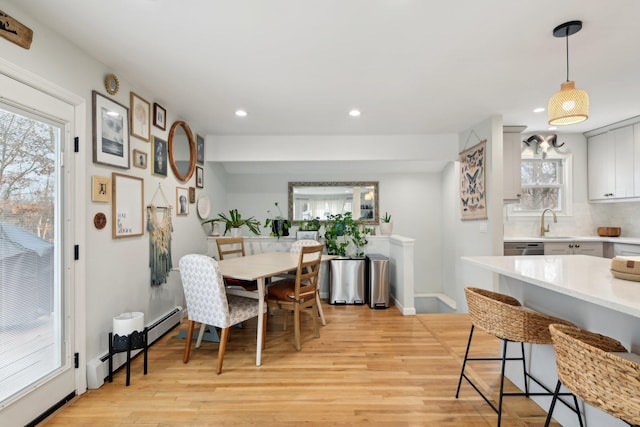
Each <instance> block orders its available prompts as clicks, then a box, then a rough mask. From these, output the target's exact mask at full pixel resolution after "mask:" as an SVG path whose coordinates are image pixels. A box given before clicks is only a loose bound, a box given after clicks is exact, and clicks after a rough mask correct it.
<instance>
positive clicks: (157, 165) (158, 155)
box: [151, 135, 168, 177]
mask: <svg viewBox="0 0 640 427" xmlns="http://www.w3.org/2000/svg"><path fill="white" fill-rule="evenodd" d="M151 156H152V158H153V167H152V173H153V174H154V175H158V176H163V177H166V176H167V164H168V162H167V141H165V140H164V139H161V138H158V137H157V136H155V135H154V136H153V146H152V147H151Z"/></svg>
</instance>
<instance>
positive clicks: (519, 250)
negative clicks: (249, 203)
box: [504, 242, 544, 256]
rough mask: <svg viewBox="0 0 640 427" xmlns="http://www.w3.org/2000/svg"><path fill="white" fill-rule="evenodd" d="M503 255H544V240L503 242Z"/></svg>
mask: <svg viewBox="0 0 640 427" xmlns="http://www.w3.org/2000/svg"><path fill="white" fill-rule="evenodd" d="M504 255H505V256H510V255H544V242H504Z"/></svg>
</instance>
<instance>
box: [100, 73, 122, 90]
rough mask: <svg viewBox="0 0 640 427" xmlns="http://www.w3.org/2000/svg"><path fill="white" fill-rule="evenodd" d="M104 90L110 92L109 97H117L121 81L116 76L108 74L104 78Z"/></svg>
mask: <svg viewBox="0 0 640 427" xmlns="http://www.w3.org/2000/svg"><path fill="white" fill-rule="evenodd" d="M104 88H105V89H106V90H107V92H109V95H115V94H116V93H118V89H120V80H118V76H116V75H115V74H107V76H106V77H105V78H104Z"/></svg>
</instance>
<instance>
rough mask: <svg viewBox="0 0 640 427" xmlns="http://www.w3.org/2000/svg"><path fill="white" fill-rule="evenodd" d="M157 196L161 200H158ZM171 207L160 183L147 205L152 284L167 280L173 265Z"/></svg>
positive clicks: (160, 283)
mask: <svg viewBox="0 0 640 427" xmlns="http://www.w3.org/2000/svg"><path fill="white" fill-rule="evenodd" d="M156 198H158V199H159V200H158V201H156ZM171 209H173V208H172V206H171V205H170V204H169V201H168V200H167V197H166V196H165V194H164V192H163V191H162V187H161V186H160V184H158V189H157V190H156V192H155V194H154V195H153V197H152V198H151V202H150V203H149V205H148V206H147V231H148V232H149V268H150V269H151V286H160V285H162V284H163V283H166V282H167V276H169V272H170V271H171V268H172V267H173V263H172V261H171V232H172V231H173V225H172V224H171Z"/></svg>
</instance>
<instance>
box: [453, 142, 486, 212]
mask: <svg viewBox="0 0 640 427" xmlns="http://www.w3.org/2000/svg"><path fill="white" fill-rule="evenodd" d="M486 145H487V141H486V140H484V141H480V143H479V144H476V145H474V146H473V147H471V148H469V149H467V150H464V151H463V152H462V153H460V210H461V219H462V220H463V221H465V220H476V219H487V192H486V189H485V183H484V175H485V174H484V171H485V153H486V150H485V148H486Z"/></svg>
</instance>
